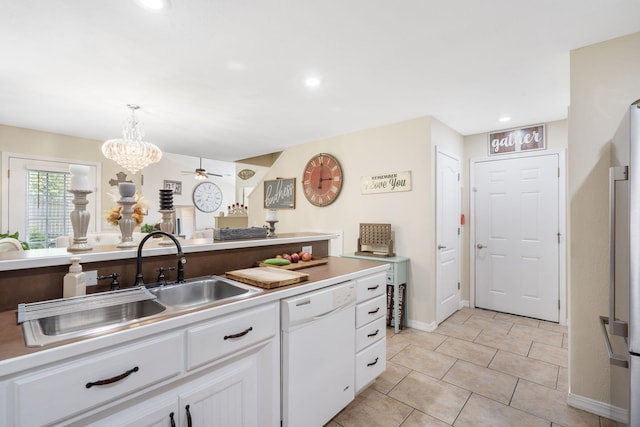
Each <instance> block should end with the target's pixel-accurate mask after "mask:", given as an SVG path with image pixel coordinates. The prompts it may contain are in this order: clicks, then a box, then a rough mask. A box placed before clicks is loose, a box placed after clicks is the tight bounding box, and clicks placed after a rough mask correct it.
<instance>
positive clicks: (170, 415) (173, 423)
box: [169, 412, 176, 427]
mask: <svg viewBox="0 0 640 427" xmlns="http://www.w3.org/2000/svg"><path fill="white" fill-rule="evenodd" d="M169 420H171V427H176V422H175V420H174V419H173V412H172V413H170V414H169Z"/></svg>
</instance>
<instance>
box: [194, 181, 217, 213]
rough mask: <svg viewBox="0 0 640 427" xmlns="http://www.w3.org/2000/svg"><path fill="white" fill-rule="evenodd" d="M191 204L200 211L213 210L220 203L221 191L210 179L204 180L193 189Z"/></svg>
mask: <svg viewBox="0 0 640 427" xmlns="http://www.w3.org/2000/svg"><path fill="white" fill-rule="evenodd" d="M193 204H194V205H195V207H196V208H198V210H201V211H202V212H214V211H216V210H217V209H218V208H219V207H220V206H221V205H222V191H221V190H220V187H218V186H217V185H216V184H214V183H213V182H211V181H204V182H201V183H200V184H198V185H196V186H195V188H194V189H193Z"/></svg>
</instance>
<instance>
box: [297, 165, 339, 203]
mask: <svg viewBox="0 0 640 427" xmlns="http://www.w3.org/2000/svg"><path fill="white" fill-rule="evenodd" d="M342 178H343V175H342V167H340V162H338V160H337V159H336V158H335V157H333V156H332V155H330V154H326V153H320V154H316V155H315V156H313V157H312V158H311V160H309V162H308V163H307V166H305V168H304V172H303V174H302V189H303V191H304V195H305V197H306V198H307V200H309V202H310V203H311V204H312V205H315V206H327V205H330V204H331V203H333V202H334V201H335V200H336V198H337V197H338V194H340V190H341V189H342Z"/></svg>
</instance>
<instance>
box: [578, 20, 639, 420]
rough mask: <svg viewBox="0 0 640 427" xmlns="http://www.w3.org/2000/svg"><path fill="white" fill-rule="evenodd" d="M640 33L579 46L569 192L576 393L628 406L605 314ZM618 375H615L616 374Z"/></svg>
mask: <svg viewBox="0 0 640 427" xmlns="http://www.w3.org/2000/svg"><path fill="white" fill-rule="evenodd" d="M638 52H640V33H635V34H632V35H628V36H625V37H621V38H617V39H614V40H610V41H607V42H603V43H599V44H596V45H593V46H588V47H585V48H581V49H577V50H574V51H572V52H571V107H570V111H569V154H568V164H569V168H568V169H569V173H568V180H569V185H568V196H569V199H570V204H569V209H570V213H569V217H570V221H569V224H570V228H569V234H570V235H569V238H570V242H571V244H570V248H569V251H570V255H569V295H570V301H569V304H570V305H569V313H570V314H569V319H570V320H569V342H570V344H569V354H570V359H569V360H570V393H571V394H572V395H577V396H581V397H585V398H588V399H592V400H595V401H599V402H605V403H608V404H612V405H613V406H616V407H622V408H624V407H626V402H625V396H624V395H619V394H617V392H616V390H618V389H619V388H620V384H615V382H616V381H615V380H612V377H613V378H615V376H616V372H615V370H616V369H618V368H610V366H609V363H608V357H607V353H606V350H605V347H604V342H603V338H602V335H601V333H600V330H599V322H598V315H605V314H606V313H607V301H608V288H607V286H608V272H609V262H608V260H609V251H608V209H607V206H608V169H609V145H610V141H611V139H612V136H613V134H614V132H615V131H616V129H617V127H618V125H619V124H620V121H621V120H622V117H623V115H624V113H625V111H626V109H627V108H628V106H629V104H631V103H632V102H633V101H635V100H637V99H638V98H640V78H639V76H640V55H639V54H638ZM612 374H614V375H613V376H612Z"/></svg>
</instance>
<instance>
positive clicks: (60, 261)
mask: <svg viewBox="0 0 640 427" xmlns="http://www.w3.org/2000/svg"><path fill="white" fill-rule="evenodd" d="M337 237H338V236H337V235H336V234H330V233H327V234H324V233H311V232H309V233H306V232H301V233H287V234H282V235H280V236H278V237H275V238H263V239H246V240H229V241H215V242H211V241H210V240H209V239H193V240H183V241H181V242H180V244H181V246H182V251H183V252H184V253H185V254H189V253H194V252H206V251H219V250H226V249H239V248H253V247H259V246H274V245H282V244H288V243H298V242H309V241H321V240H330V239H335V238H337ZM149 240H152V239H149ZM137 252H138V247H137V245H136V246H135V247H133V248H128V249H118V248H116V247H115V245H113V246H95V247H94V249H93V250H90V251H85V252H68V251H67V249H66V248H50V249H32V250H28V251H19V252H3V253H0V271H11V270H24V269H28V268H39V267H51V266H57V265H67V264H70V263H71V261H70V258H71V257H79V258H80V262H81V263H87V262H98V261H114V260H120V259H131V258H136V257H137ZM175 253H176V247H175V246H173V245H171V246H159V245H158V243H156V242H151V241H148V242H146V243H145V246H144V248H143V250H142V256H144V257H148V256H158V255H172V254H175Z"/></svg>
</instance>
